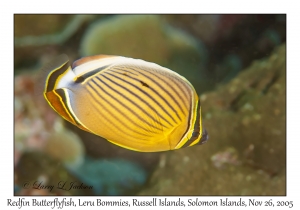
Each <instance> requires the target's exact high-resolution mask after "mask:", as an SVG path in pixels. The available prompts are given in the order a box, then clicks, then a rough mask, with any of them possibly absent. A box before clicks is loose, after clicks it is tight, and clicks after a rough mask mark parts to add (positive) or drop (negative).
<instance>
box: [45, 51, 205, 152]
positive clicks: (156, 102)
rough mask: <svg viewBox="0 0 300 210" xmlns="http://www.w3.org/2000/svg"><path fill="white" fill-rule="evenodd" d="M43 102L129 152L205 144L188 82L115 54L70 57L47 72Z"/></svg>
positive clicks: (196, 102) (196, 103) (62, 58)
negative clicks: (71, 61)
mask: <svg viewBox="0 0 300 210" xmlns="http://www.w3.org/2000/svg"><path fill="white" fill-rule="evenodd" d="M45 70H46V71H48V72H49V71H50V73H49V74H48V75H47V79H46V82H45V89H44V97H45V98H46V100H47V102H48V103H49V105H50V106H51V107H52V108H53V109H54V110H55V111H56V112H57V113H58V114H60V115H61V116H62V117H63V118H64V119H65V120H67V121H69V122H71V123H72V124H74V125H76V126H78V127H79V128H81V129H83V130H85V131H88V132H91V133H93V134H96V135H99V136H101V137H103V138H105V139H107V140H108V141H110V142H112V143H114V144H116V145H119V146H121V147H124V148H126V149H130V150H134V151H140V152H157V151H166V150H174V149H179V148H184V147H189V146H193V145H199V144H203V143H205V142H206V141H207V139H208V135H207V132H206V130H205V129H203V127H202V119H201V106H200V101H199V98H198V95H197V93H196V91H195V89H194V87H193V86H192V85H191V83H190V82H189V81H187V80H186V79H185V78H184V77H182V76H181V75H179V74H177V73H176V72H174V71H172V70H170V69H167V68H165V67H162V66H159V65H157V64H155V63H150V62H146V61H143V60H140V59H133V58H127V57H122V56H113V55H95V56H89V57H84V58H81V59H79V60H77V61H75V62H74V63H73V65H72V66H70V63H69V59H68V57H67V56H66V55H61V56H59V57H57V58H56V59H55V60H54V61H53V62H51V63H50V65H48V66H47V67H46V68H45Z"/></svg>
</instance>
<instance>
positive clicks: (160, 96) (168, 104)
mask: <svg viewBox="0 0 300 210" xmlns="http://www.w3.org/2000/svg"><path fill="white" fill-rule="evenodd" d="M113 72H114V73H116V74H120V75H122V73H120V72H117V71H113ZM130 78H131V79H133V80H135V81H137V82H141V81H140V80H139V79H136V78H133V77H130ZM147 78H148V77H147ZM151 81H152V82H153V83H154V84H156V85H157V86H159V87H160V88H161V89H162V90H163V92H165V93H167V94H168V95H169V96H170V98H172V95H171V94H170V93H169V92H168V91H166V90H165V89H164V88H162V87H161V86H160V85H159V84H158V83H157V82H155V81H153V80H151ZM149 89H150V90H152V91H153V92H154V93H155V94H156V95H158V96H159V98H160V99H162V100H163V101H164V102H165V103H166V104H167V106H168V107H169V108H170V109H172V111H173V112H174V113H175V114H176V116H177V118H178V119H179V120H180V121H182V119H181V117H180V116H179V115H178V112H177V111H176V110H175V109H174V107H173V106H171V105H170V103H169V102H168V101H167V100H166V99H165V98H164V97H162V95H161V94H160V93H159V92H157V91H156V90H155V89H153V88H152V87H149ZM172 99H173V98H172ZM174 102H175V104H176V105H177V107H179V108H180V111H181V113H182V114H184V112H183V110H182V108H181V106H180V105H179V104H178V102H177V100H175V101H174Z"/></svg>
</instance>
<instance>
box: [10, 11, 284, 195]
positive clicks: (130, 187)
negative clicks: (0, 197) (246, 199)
mask: <svg viewBox="0 0 300 210" xmlns="http://www.w3.org/2000/svg"><path fill="white" fill-rule="evenodd" d="M285 42H286V15H282V14H276V15H271V14H268V15H259V14H253V15H246V14H243V15H240V14H234V15H230V14H224V15H194V14H193V15H192V14H191V15H28V14H26V15H21V14H20V15H14V77H15V80H14V122H15V126H14V129H15V134H14V192H15V195H285V194H286V46H285ZM62 53H65V54H67V55H68V56H69V58H70V61H71V62H73V61H75V60H76V59H78V58H80V57H84V56H89V55H95V54H111V55H122V56H127V57H133V58H140V59H143V60H146V61H150V62H154V63H157V64H159V65H161V66H165V67H168V68H170V69H172V70H174V71H176V72H178V73H179V74H181V75H183V76H184V77H186V78H187V79H188V80H189V81H190V82H191V83H192V84H193V85H194V87H195V89H196V91H197V93H198V94H199V95H200V99H201V105H202V112H203V113H202V115H203V125H204V127H205V128H206V129H207V131H208V133H209V140H208V142H207V143H206V144H204V145H202V146H194V147H189V148H185V149H180V150H174V151H166V152H156V153H140V152H134V151H130V150H126V149H123V148H121V147H118V146H115V145H113V144H111V143H109V142H107V141H106V140H105V139H102V138H101V137H99V136H96V135H93V134H90V133H87V132H85V131H82V130H80V129H79V128H77V127H75V126H73V125H71V124H70V123H68V122H66V121H64V120H63V119H62V118H61V117H60V116H58V114H56V112H55V111H54V110H52V108H51V107H50V106H49V105H48V104H47V102H46V101H45V99H44V98H43V96H42V94H39V93H40V92H39V91H42V89H43V85H44V81H41V80H40V79H39V74H40V69H41V67H42V66H43V65H44V64H45V63H47V62H49V60H51V59H52V58H53V57H55V56H56V55H59V54H62ZM51 186H53V187H51Z"/></svg>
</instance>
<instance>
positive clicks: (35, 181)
mask: <svg viewBox="0 0 300 210" xmlns="http://www.w3.org/2000/svg"><path fill="white" fill-rule="evenodd" d="M15 177H16V178H15V184H16V185H17V186H19V188H21V190H19V192H18V193H17V195H65V196H66V195H92V193H93V192H92V190H91V189H79V188H78V189H76V188H72V189H70V186H71V183H72V182H74V183H77V184H80V183H81V182H80V181H79V180H78V179H77V178H76V177H74V176H73V175H72V174H70V173H69V172H68V170H67V169H66V168H65V167H64V165H63V164H62V162H61V161H57V160H54V159H53V158H51V157H49V156H48V155H46V154H45V153H41V152H26V153H24V154H23V156H22V157H21V159H20V161H19V163H18V165H17V167H16V168H15ZM63 183H65V186H64V187H63ZM51 186H53V188H52V189H51V188H50V187H51ZM69 189H70V190H69Z"/></svg>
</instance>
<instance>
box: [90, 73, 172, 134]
mask: <svg viewBox="0 0 300 210" xmlns="http://www.w3.org/2000/svg"><path fill="white" fill-rule="evenodd" d="M96 79H97V80H98V81H100V83H101V84H103V85H105V86H106V87H107V88H108V89H110V90H112V91H114V92H116V93H117V94H118V95H120V96H122V97H123V98H125V99H126V100H127V101H129V102H130V103H131V104H133V105H134V106H135V107H136V109H139V110H141V111H142V112H143V114H144V115H146V116H148V117H149V118H151V119H152V120H153V121H154V122H156V123H157V124H159V125H161V126H162V127H165V128H168V127H166V126H165V125H162V124H161V122H159V121H157V119H155V118H154V117H153V116H151V115H149V113H148V112H147V111H146V110H145V109H143V108H142V107H141V106H140V105H139V104H137V103H136V102H134V101H133V100H131V99H130V98H128V97H127V96H124V95H123V94H122V93H120V92H118V91H117V90H116V89H114V88H112V87H111V86H109V85H108V84H107V83H106V82H104V81H103V80H102V79H101V78H99V77H96ZM92 81H93V82H94V83H96V85H97V86H99V85H98V84H97V81H94V79H93V80H92ZM99 87H100V86H99ZM100 88H101V90H102V91H105V90H104V89H103V88H102V87H100ZM105 93H106V94H108V95H109V96H110V97H111V98H113V99H114V100H115V101H117V102H118V103H120V104H122V106H124V107H126V109H127V110H129V111H130V112H131V113H132V114H133V115H136V114H135V112H134V111H133V110H132V109H131V108H129V107H128V106H126V105H125V104H124V103H123V102H122V101H120V100H118V99H117V98H116V97H114V96H113V95H111V94H109V93H107V91H105ZM137 117H138V118H139V119H140V120H141V121H143V122H144V123H146V124H147V125H148V126H150V127H153V128H155V129H158V130H160V131H161V129H160V128H157V127H156V126H154V125H152V124H150V123H149V122H148V121H146V120H145V119H143V118H141V117H140V116H137Z"/></svg>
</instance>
